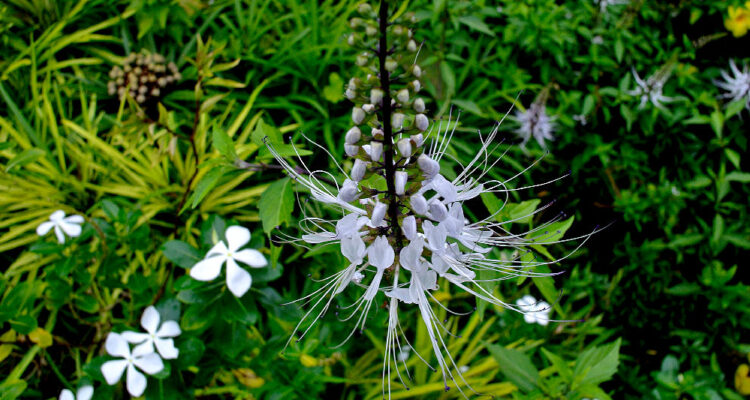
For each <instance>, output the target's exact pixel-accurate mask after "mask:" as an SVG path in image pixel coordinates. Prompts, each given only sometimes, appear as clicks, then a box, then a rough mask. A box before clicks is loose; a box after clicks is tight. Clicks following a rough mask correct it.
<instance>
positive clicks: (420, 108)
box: [412, 97, 424, 113]
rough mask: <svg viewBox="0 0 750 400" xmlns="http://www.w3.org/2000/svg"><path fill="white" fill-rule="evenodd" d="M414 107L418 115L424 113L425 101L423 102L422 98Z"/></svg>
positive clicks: (417, 100) (415, 102)
mask: <svg viewBox="0 0 750 400" xmlns="http://www.w3.org/2000/svg"><path fill="white" fill-rule="evenodd" d="M412 107H414V111H416V112H418V113H423V112H424V100H422V98H421V97H420V98H418V99H416V100H414V105H413V106H412Z"/></svg>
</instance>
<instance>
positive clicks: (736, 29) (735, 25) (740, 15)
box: [724, 1, 750, 37]
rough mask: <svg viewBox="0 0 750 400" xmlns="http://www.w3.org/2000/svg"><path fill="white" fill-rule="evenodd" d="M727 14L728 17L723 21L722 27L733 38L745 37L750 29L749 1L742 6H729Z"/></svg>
mask: <svg viewBox="0 0 750 400" xmlns="http://www.w3.org/2000/svg"><path fill="white" fill-rule="evenodd" d="M727 12H728V14H729V16H728V17H727V19H725V20H724V26H725V27H726V28H727V30H728V31H730V32H732V35H734V37H740V36H745V35H746V34H747V31H748V29H750V1H748V2H746V3H745V5H744V6H737V7H735V6H729V8H728V9H727Z"/></svg>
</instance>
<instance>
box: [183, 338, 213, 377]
mask: <svg viewBox="0 0 750 400" xmlns="http://www.w3.org/2000/svg"><path fill="white" fill-rule="evenodd" d="M177 347H178V348H179V349H180V357H179V358H178V359H177V364H178V365H179V366H180V367H181V368H182V369H185V368H187V367H189V366H192V365H195V364H196V363H198V361H200V359H201V357H202V356H203V352H204V351H205V350H206V345H204V344H203V341H202V340H200V339H198V338H196V337H192V336H189V337H187V339H185V340H183V341H182V342H178V343H177Z"/></svg>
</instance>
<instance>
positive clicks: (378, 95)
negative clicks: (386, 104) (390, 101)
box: [370, 89, 383, 104]
mask: <svg viewBox="0 0 750 400" xmlns="http://www.w3.org/2000/svg"><path fill="white" fill-rule="evenodd" d="M370 103H372V104H381V103H383V91H382V90H380V89H372V90H370Z"/></svg>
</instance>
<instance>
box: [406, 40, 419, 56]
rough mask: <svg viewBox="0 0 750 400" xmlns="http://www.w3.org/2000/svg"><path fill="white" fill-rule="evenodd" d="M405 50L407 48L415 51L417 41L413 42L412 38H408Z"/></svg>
mask: <svg viewBox="0 0 750 400" xmlns="http://www.w3.org/2000/svg"><path fill="white" fill-rule="evenodd" d="M406 50H409V51H411V52H412V53H413V52H415V51H417V42H415V41H414V40H410V41H409V43H408V44H407V45H406Z"/></svg>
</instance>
